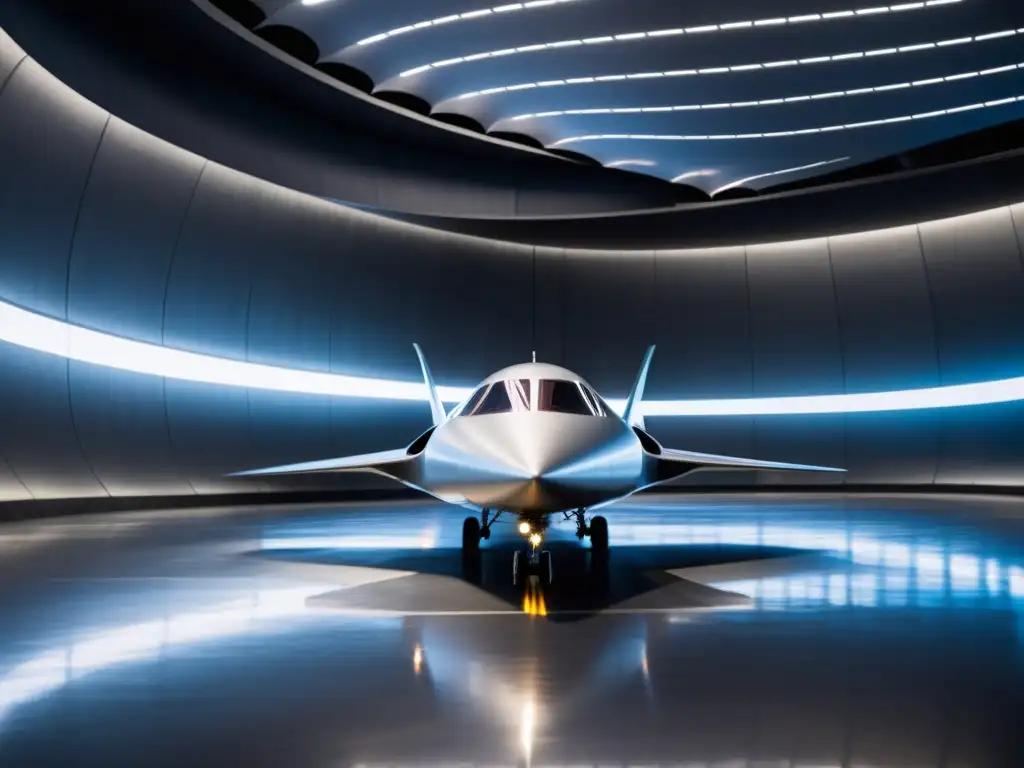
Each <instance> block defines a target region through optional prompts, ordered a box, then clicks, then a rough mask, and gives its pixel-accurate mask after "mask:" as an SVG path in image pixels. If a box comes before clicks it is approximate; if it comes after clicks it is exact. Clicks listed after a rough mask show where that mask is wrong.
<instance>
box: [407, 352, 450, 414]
mask: <svg viewBox="0 0 1024 768" xmlns="http://www.w3.org/2000/svg"><path fill="white" fill-rule="evenodd" d="M412 346H413V349H415V350H416V357H418V358H419V359H420V368H422V369H423V383H424V384H426V385H427V391H428V393H429V395H430V415H431V416H433V418H434V426H435V427H439V426H441V425H442V424H444V422H445V420H446V419H447V418H448V414H447V412H446V411H445V409H444V404H443V403H442V402H441V397H440V396H439V395H438V394H437V387H436V386H434V377H433V376H431V375H430V366H429V365H427V358H426V357H424V356H423V350H422V349H420V345H419V344H413V345H412Z"/></svg>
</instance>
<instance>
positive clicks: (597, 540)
mask: <svg viewBox="0 0 1024 768" xmlns="http://www.w3.org/2000/svg"><path fill="white" fill-rule="evenodd" d="M590 551H591V552H593V553H594V554H595V555H607V554H608V521H607V520H605V519H604V518H603V517H601V516H600V515H598V516H597V517H594V518H591V520H590Z"/></svg>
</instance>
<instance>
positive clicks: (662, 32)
mask: <svg viewBox="0 0 1024 768" xmlns="http://www.w3.org/2000/svg"><path fill="white" fill-rule="evenodd" d="M963 1H964V0H928V2H921V3H904V4H902V5H880V6H876V7H873V8H861V9H858V10H855V11H837V12H833V13H807V14H803V15H800V16H787V17H777V18H769V19H757V20H755V21H731V22H727V23H724V24H703V25H701V26H695V27H674V28H671V29H655V30H652V31H649V32H626V33H622V34H616V35H601V36H599V37H584V38H574V39H569V40H556V41H554V42H550V43H533V44H530V45H523V46H519V47H517V48H502V49H500V50H495V51H482V52H480V53H473V54H469V55H468V56H456V57H454V58H448V59H442V60H439V61H432V62H430V63H429V64H421V65H419V66H416V67H412V68H411V69H407V70H405V71H404V72H402V73H400V75H399V76H400V77H411V76H412V75H416V74H419V73H420V72H426V71H427V70H430V69H440V68H442V67H450V66H452V65H453V64H465V63H467V62H471V61H481V60H483V59H491V58H497V57H501V56H510V55H513V54H520V53H533V52H534V51H550V50H554V49H557V48H572V47H575V46H594V45H606V44H610V43H622V42H628V41H631V40H646V39H653V38H662V37H675V36H680V35H704V34H707V33H709V32H731V31H734V30H740V29H763V28H766V27H778V26H785V25H790V24H805V23H807V22H812V21H832V20H835V19H846V18H854V17H859V16H874V15H877V14H881V13H894V12H900V11H913V10H920V9H923V8H932V7H935V6H940V5H953V4H957V3H961V2H963ZM381 39H383V38H381ZM367 40H373V38H367ZM360 45H362V42H360Z"/></svg>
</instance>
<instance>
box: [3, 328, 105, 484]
mask: <svg viewBox="0 0 1024 768" xmlns="http://www.w3.org/2000/svg"><path fill="white" fill-rule="evenodd" d="M0 370H2V371H3V372H4V375H2V376H0V424H3V429H2V430H0V454H2V455H3V456H4V458H6V459H7V463H8V464H9V466H10V468H11V469H12V470H13V471H14V473H15V474H16V475H17V476H18V479H19V480H20V481H21V482H22V483H24V484H25V487H26V488H28V490H29V492H30V493H31V495H32V496H33V497H34V498H37V499H59V498H71V497H90V496H105V495H107V494H106V491H105V490H104V488H103V486H102V485H100V483H99V482H98V481H97V479H96V475H95V474H93V472H92V470H91V469H90V467H89V465H88V464H87V463H86V461H85V459H84V458H83V455H82V450H81V448H80V447H79V443H78V437H77V435H76V433H75V424H74V421H73V418H72V415H71V406H70V400H69V395H68V361H67V360H66V359H64V358H61V357H57V356H55V355H47V354H43V353H41V352H36V351H34V350H29V349H24V348H21V347H15V346H12V345H8V344H2V345H0Z"/></svg>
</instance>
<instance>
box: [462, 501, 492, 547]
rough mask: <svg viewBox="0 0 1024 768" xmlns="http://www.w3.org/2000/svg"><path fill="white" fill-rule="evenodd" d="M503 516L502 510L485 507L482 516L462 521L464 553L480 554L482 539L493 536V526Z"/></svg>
mask: <svg viewBox="0 0 1024 768" xmlns="http://www.w3.org/2000/svg"><path fill="white" fill-rule="evenodd" d="M499 517H501V512H491V510H489V509H484V510H482V511H481V512H480V517H479V518H476V517H467V518H466V519H465V520H463V521H462V554H463V556H470V557H477V556H479V554H480V539H489V538H491V526H492V525H493V524H494V523H495V522H496V521H497V519H498V518H499Z"/></svg>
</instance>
